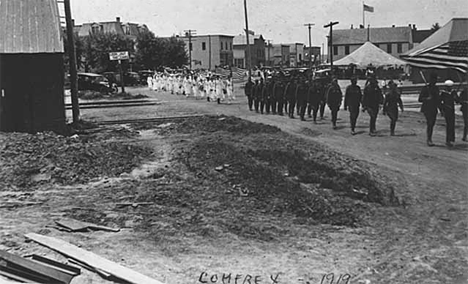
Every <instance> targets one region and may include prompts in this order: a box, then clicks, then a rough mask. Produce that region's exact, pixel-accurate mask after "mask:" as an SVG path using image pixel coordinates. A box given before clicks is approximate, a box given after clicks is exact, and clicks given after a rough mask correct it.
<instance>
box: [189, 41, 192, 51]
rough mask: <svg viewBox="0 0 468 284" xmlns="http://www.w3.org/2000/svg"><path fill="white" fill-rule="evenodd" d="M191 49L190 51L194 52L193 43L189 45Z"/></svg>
mask: <svg viewBox="0 0 468 284" xmlns="http://www.w3.org/2000/svg"><path fill="white" fill-rule="evenodd" d="M189 49H190V51H192V50H193V44H192V43H189Z"/></svg>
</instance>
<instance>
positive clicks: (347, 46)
mask: <svg viewBox="0 0 468 284" xmlns="http://www.w3.org/2000/svg"><path fill="white" fill-rule="evenodd" d="M344 53H345V54H346V55H348V54H349V45H345V47H344Z"/></svg>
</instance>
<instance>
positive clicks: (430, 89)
mask: <svg viewBox="0 0 468 284" xmlns="http://www.w3.org/2000/svg"><path fill="white" fill-rule="evenodd" d="M436 83H437V74H435V73H432V74H431V76H430V78H429V85H427V86H424V87H423V88H422V90H421V93H420V94H419V98H418V101H419V102H422V105H421V112H422V113H424V116H425V117H426V125H427V128H426V135H427V145H428V146H429V147H431V146H434V143H433V142H432V133H433V130H434V125H435V123H436V119H437V109H438V108H439V107H440V94H439V87H437V86H436Z"/></svg>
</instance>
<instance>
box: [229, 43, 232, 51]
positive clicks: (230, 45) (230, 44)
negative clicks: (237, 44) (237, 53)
mask: <svg viewBox="0 0 468 284" xmlns="http://www.w3.org/2000/svg"><path fill="white" fill-rule="evenodd" d="M229 47H230V49H231V50H232V42H230V43H229Z"/></svg>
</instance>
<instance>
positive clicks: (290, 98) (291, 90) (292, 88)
mask: <svg viewBox="0 0 468 284" xmlns="http://www.w3.org/2000/svg"><path fill="white" fill-rule="evenodd" d="M296 82H297V81H296V78H294V77H293V78H291V81H290V82H289V83H288V84H287V85H286V89H285V90H284V92H285V94H286V100H287V102H288V115H289V118H294V107H295V106H296V85H297V83H296Z"/></svg>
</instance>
